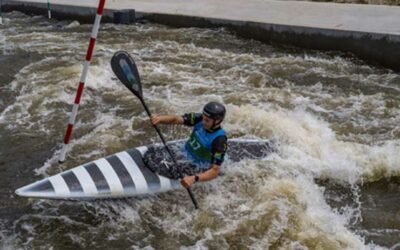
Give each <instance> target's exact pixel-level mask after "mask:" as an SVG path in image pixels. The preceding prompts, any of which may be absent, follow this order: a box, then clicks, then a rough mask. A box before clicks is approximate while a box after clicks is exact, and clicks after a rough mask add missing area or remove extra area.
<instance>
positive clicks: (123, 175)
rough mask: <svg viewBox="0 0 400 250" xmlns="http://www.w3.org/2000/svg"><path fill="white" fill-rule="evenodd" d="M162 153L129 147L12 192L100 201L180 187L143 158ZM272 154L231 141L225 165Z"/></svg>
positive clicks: (267, 144) (267, 148) (262, 145)
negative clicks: (101, 199) (100, 199)
mask: <svg viewBox="0 0 400 250" xmlns="http://www.w3.org/2000/svg"><path fill="white" fill-rule="evenodd" d="M183 143H184V140H178V141H173V142H170V143H168V145H169V146H170V147H171V148H175V149H177V148H181V145H183ZM163 151H164V150H163V146H162V145H159V144H156V145H152V146H149V147H145V146H143V147H137V148H132V149H129V150H126V151H122V152H119V153H116V154H113V155H110V156H108V157H104V158H100V159H98V160H95V161H92V162H89V163H86V164H83V165H80V166H78V167H75V168H72V169H70V170H67V171H64V172H62V173H59V174H56V175H53V176H50V177H48V178H45V179H43V180H40V181H37V182H35V183H32V184H30V185H27V186H24V187H22V188H19V189H17V190H16V191H15V193H16V194H17V195H19V196H24V197H36V198H44V199H99V198H122V197H132V196H136V195H141V194H149V193H157V192H165V191H168V190H172V189H178V188H182V186H181V184H180V182H179V180H176V179H172V178H168V177H166V176H165V175H162V174H158V173H162V172H163V171H164V172H165V170H166V169H165V167H166V165H164V164H162V163H161V161H148V159H146V158H150V157H152V158H154V157H153V156H154V154H156V155H163V154H164V152H163ZM273 151H275V149H274V146H273V143H272V142H271V141H269V140H246V139H232V140H229V142H228V154H229V160H228V163H225V164H229V161H239V160H241V159H244V158H251V159H256V158H263V157H266V156H267V155H268V154H270V153H271V152H273ZM145 162H146V164H145ZM149 165H151V166H149ZM160 168H164V169H162V170H163V171H161V172H155V171H154V169H160Z"/></svg>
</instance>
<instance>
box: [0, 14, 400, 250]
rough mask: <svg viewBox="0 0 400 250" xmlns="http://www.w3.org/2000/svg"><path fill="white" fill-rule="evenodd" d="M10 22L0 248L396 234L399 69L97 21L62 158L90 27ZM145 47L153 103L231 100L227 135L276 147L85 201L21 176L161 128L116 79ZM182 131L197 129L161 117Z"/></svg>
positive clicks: (201, 245)
mask: <svg viewBox="0 0 400 250" xmlns="http://www.w3.org/2000/svg"><path fill="white" fill-rule="evenodd" d="M5 22H6V25H5V26H0V200H1V203H0V246H1V247H2V248H5V249H20V248H22V249H25V248H26V249H32V248H33V249H49V248H54V249H71V248H85V249H109V248H114V249H117V248H122V249H126V248H132V249H140V248H146V249H178V248H180V249H207V248H208V249H266V248H270V249H345V248H347V249H379V248H391V247H392V248H393V249H395V248H396V246H399V244H400V195H399V193H400V179H399V177H400V156H399V154H398V152H399V149H400V127H399V124H400V97H399V92H400V75H399V74H396V73H393V72H391V71H389V70H386V69H382V68H376V67H373V66H370V65H367V64H365V63H364V62H362V61H359V60H357V59H354V58H351V57H345V56H343V55H341V54H338V53H333V52H332V53H320V52H317V51H310V50H299V49H295V48H290V47H273V46H269V45H265V44H262V43H259V42H256V41H251V40H244V39H241V38H238V37H236V36H235V35H234V34H232V33H230V32H229V31H227V30H224V29H197V28H189V29H188V28H186V29H175V28H170V27H166V26H162V25H157V24H136V25H130V26H123V25H119V26H116V25H112V24H106V25H103V26H102V28H101V30H100V33H99V38H98V43H97V46H96V52H95V54H94V61H93V62H92V65H91V68H90V72H89V76H88V80H87V85H86V88H85V92H84V95H83V101H82V104H81V106H80V110H79V114H78V117H77V124H76V127H75V130H74V134H73V140H72V142H71V150H70V151H69V153H68V159H67V162H66V163H65V164H64V165H59V164H58V163H57V160H58V154H59V151H60V147H61V142H62V139H63V136H64V133H65V129H66V124H67V121H68V113H69V112H70V111H71V104H72V102H73V100H74V96H75V90H76V87H77V83H78V81H79V76H80V72H81V67H82V61H83V59H84V56H85V52H86V47H87V43H88V38H89V34H90V30H91V25H75V24H74V23H72V20H70V21H56V20H52V21H48V20H46V19H45V18H44V17H29V16H26V15H23V14H21V13H17V12H13V13H7V14H6V15H5ZM119 49H124V50H127V51H128V52H129V53H131V54H132V55H133V57H134V58H135V60H136V61H137V64H138V67H139V70H140V73H141V76H142V81H143V85H144V95H145V98H146V100H147V103H148V105H149V106H150V109H151V110H152V111H153V112H154V113H159V114H162V113H176V114H183V113H185V112H190V111H200V110H201V107H202V106H203V105H204V103H206V102H208V101H212V100H214V101H221V102H223V103H225V104H226V106H227V108H228V115H227V119H226V122H225V124H224V127H225V128H226V130H227V131H228V132H229V134H230V136H231V137H246V138H273V139H275V140H277V142H278V143H279V146H278V153H276V154H273V155H271V156H269V157H268V158H266V159H263V160H252V161H249V160H247V161H242V162H240V163H237V164H231V165H229V166H228V165H227V166H224V172H225V175H224V176H222V177H220V178H218V179H217V180H214V181H212V182H208V183H205V184H204V185H197V186H195V187H194V190H193V191H194V192H195V194H196V196H197V199H198V201H199V203H200V207H201V209H200V210H199V211H194V210H193V208H192V204H191V202H190V200H189V199H188V198H187V194H186V193H185V192H184V191H177V192H169V193H163V194H158V195H152V196H142V197H137V198H131V199H123V200H105V201H91V202H71V201H47V200H36V199H26V198H20V197H17V196H15V195H14V190H15V189H16V188H18V187H21V186H23V185H26V184H29V183H31V182H33V181H36V180H39V179H41V178H43V177H45V176H48V175H51V174H55V173H58V172H60V171H62V170H66V169H69V168H71V167H73V166H76V165H80V164H82V163H85V162H87V161H90V160H93V159H96V158H99V157H102V156H106V155H108V154H112V153H115V152H118V151H122V150H125V149H127V148H130V147H135V146H139V145H146V144H151V143H153V142H158V137H157V135H156V134H155V133H154V131H153V130H152V128H151V127H150V126H149V125H148V121H147V118H146V114H145V113H144V112H143V110H142V107H141V105H140V103H139V102H138V101H137V99H136V98H135V97H134V96H132V94H131V93H129V92H127V91H126V89H125V87H123V86H122V85H121V84H120V83H119V82H118V81H117V80H116V78H115V77H114V75H113V73H112V71H111V68H110V66H109V61H110V59H111V56H112V55H113V53H114V52H115V51H117V50H119ZM162 130H163V132H164V133H165V136H166V137H167V138H168V139H170V140H172V139H178V138H184V137H186V136H187V135H188V133H189V132H190V131H189V130H188V129H183V128H180V127H163V128H162Z"/></svg>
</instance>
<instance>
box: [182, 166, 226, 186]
mask: <svg viewBox="0 0 400 250" xmlns="http://www.w3.org/2000/svg"><path fill="white" fill-rule="evenodd" d="M219 170H220V166H218V165H217V164H212V165H211V167H210V168H209V169H208V170H207V171H205V172H203V173H200V174H197V175H191V176H186V177H185V178H183V179H182V181H181V183H182V185H183V186H184V187H189V186H190V185H192V184H193V183H195V182H196V176H198V177H199V179H198V181H199V182H200V181H210V180H213V179H215V178H217V177H218V174H219Z"/></svg>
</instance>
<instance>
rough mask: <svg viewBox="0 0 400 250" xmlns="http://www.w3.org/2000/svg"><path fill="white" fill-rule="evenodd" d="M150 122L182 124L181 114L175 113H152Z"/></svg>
mask: <svg viewBox="0 0 400 250" xmlns="http://www.w3.org/2000/svg"><path fill="white" fill-rule="evenodd" d="M150 122H151V124H153V125H156V124H183V118H182V116H177V115H152V116H151V118H150Z"/></svg>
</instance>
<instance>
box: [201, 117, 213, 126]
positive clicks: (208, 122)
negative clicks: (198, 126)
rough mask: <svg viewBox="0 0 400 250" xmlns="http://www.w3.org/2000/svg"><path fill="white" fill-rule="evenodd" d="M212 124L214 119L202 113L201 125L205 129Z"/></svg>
mask: <svg viewBox="0 0 400 250" xmlns="http://www.w3.org/2000/svg"><path fill="white" fill-rule="evenodd" d="M213 125H214V120H213V119H211V118H209V117H207V116H205V115H203V127H204V128H205V129H212V128H213Z"/></svg>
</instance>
